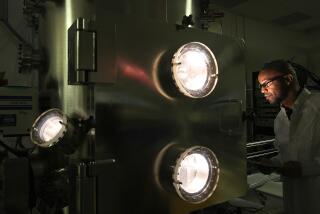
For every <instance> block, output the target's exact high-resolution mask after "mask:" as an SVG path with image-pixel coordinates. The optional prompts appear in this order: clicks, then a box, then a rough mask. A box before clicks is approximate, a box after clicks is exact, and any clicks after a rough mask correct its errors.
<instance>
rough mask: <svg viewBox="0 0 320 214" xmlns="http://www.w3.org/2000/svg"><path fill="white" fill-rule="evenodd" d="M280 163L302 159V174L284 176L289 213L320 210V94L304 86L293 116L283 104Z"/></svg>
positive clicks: (278, 120) (278, 122) (276, 127)
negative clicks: (289, 115) (299, 176)
mask: <svg viewBox="0 0 320 214" xmlns="http://www.w3.org/2000/svg"><path fill="white" fill-rule="evenodd" d="M274 131H275V135H276V141H275V144H276V147H277V148H278V149H279V155H278V157H276V158H275V159H273V160H278V161H279V163H280V164H281V163H284V162H286V161H299V162H300V163H301V165H302V174H303V176H302V177H301V178H283V195H284V209H285V213H286V214H320V94H319V93H316V94H311V93H310V92H309V91H308V90H307V89H303V90H302V92H301V93H300V94H299V96H298V98H297V99H296V101H295V103H294V106H293V112H292V115H291V120H289V119H288V117H287V115H286V111H285V109H284V108H282V107H281V110H280V112H279V113H278V115H277V117H276V119H275V122H274Z"/></svg>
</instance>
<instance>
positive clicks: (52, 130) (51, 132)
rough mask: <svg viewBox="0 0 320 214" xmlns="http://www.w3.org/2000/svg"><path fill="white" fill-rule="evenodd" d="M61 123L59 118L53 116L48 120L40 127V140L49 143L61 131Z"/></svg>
mask: <svg viewBox="0 0 320 214" xmlns="http://www.w3.org/2000/svg"><path fill="white" fill-rule="evenodd" d="M62 123H63V120H62V118H61V117H58V116H54V117H51V118H48V119H47V120H46V121H45V122H44V123H43V125H42V126H41V127H40V133H39V136H40V138H41V139H42V140H43V141H45V142H49V141H51V140H52V139H54V138H55V137H56V136H57V135H58V134H59V132H60V131H61V130H62V128H63V126H62Z"/></svg>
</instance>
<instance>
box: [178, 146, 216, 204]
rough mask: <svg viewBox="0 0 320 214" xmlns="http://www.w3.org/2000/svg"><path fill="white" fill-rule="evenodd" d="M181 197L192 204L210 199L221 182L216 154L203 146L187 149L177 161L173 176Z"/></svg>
mask: <svg viewBox="0 0 320 214" xmlns="http://www.w3.org/2000/svg"><path fill="white" fill-rule="evenodd" d="M172 178H173V181H174V182H173V186H174V187H175V189H176V192H177V193H178V195H179V197H180V198H181V199H183V200H185V201H187V202H190V203H201V202H204V201H205V200H207V199H208V198H210V196H211V195H212V194H213V192H214V190H215V189H216V187H217V184H218V181H219V162H218V159H217V157H216V156H215V154H214V153H213V152H212V151H211V150H210V149H208V148H206V147H203V146H194V147H191V148H189V149H186V150H185V151H184V152H183V153H181V154H180V156H179V158H178V159H177V162H176V166H175V168H174V173H173V175H172Z"/></svg>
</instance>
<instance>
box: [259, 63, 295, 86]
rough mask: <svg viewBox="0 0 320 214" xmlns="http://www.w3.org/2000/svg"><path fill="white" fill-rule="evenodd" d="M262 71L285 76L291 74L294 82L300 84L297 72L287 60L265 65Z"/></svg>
mask: <svg viewBox="0 0 320 214" xmlns="http://www.w3.org/2000/svg"><path fill="white" fill-rule="evenodd" d="M262 70H274V71H278V72H279V73H283V74H291V75H292V76H293V79H294V81H295V82H298V83H299V81H298V78H297V72H296V70H295V69H294V67H293V66H292V65H291V63H290V62H289V61H287V60H283V59H278V60H274V61H271V62H268V63H265V64H264V65H263V67H262Z"/></svg>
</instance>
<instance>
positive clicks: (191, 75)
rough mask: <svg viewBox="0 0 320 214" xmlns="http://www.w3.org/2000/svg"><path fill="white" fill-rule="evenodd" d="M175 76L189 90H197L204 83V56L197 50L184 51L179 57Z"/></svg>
mask: <svg viewBox="0 0 320 214" xmlns="http://www.w3.org/2000/svg"><path fill="white" fill-rule="evenodd" d="M180 62H181V66H179V68H178V69H177V77H178V78H179V79H180V82H181V83H182V85H184V86H185V87H186V88H188V89H190V90H199V89H201V88H203V86H204V85H205V83H206V80H207V78H208V77H207V76H208V71H207V65H206V60H205V56H204V55H203V54H202V53H201V52H199V51H189V52H186V53H185V54H184V55H182V56H181V58H180Z"/></svg>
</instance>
